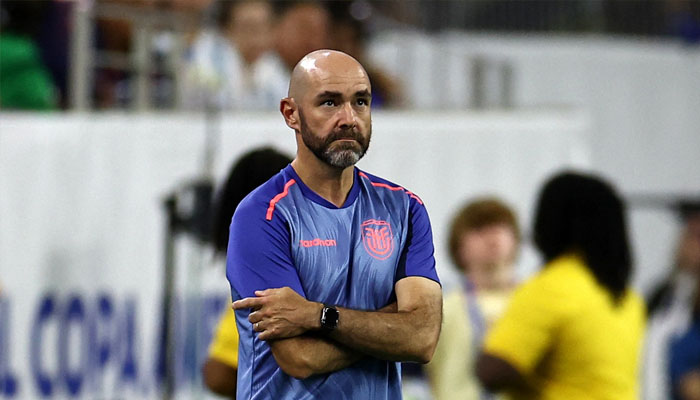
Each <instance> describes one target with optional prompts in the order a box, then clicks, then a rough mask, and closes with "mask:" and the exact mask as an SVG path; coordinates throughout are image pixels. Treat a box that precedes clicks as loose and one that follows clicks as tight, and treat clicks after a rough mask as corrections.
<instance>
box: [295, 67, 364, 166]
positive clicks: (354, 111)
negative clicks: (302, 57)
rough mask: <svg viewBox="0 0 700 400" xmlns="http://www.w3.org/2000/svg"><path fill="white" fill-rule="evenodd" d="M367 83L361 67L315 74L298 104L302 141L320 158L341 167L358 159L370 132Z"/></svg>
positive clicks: (362, 153) (361, 154)
mask: <svg viewBox="0 0 700 400" xmlns="http://www.w3.org/2000/svg"><path fill="white" fill-rule="evenodd" d="M370 102H371V95H370V86H369V81H368V80H367V77H366V74H365V73H364V71H363V70H362V69H355V70H354V71H353V70H350V71H340V72H339V73H334V74H322V75H321V76H316V77H314V79H313V81H312V84H311V86H310V89H309V90H308V91H307V93H306V94H305V95H304V97H303V99H302V101H301V102H300V104H299V120H300V129H299V131H300V134H301V138H302V141H303V143H304V145H305V146H306V147H307V148H308V149H309V150H310V151H311V152H312V153H313V154H314V155H315V156H316V157H317V158H318V159H320V160H321V161H323V162H325V163H326V164H328V165H331V166H333V167H336V168H339V169H344V168H347V167H349V166H352V165H354V164H355V163H357V162H358V161H359V160H360V159H361V158H362V156H364V155H365V153H366V152H367V149H368V148H369V143H370V139H371V136H372V118H371V112H370Z"/></svg>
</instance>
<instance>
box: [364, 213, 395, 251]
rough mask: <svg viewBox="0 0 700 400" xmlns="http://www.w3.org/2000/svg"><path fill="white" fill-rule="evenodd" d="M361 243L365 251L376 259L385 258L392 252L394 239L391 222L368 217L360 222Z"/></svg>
mask: <svg viewBox="0 0 700 400" xmlns="http://www.w3.org/2000/svg"><path fill="white" fill-rule="evenodd" d="M362 244H364V246H365V250H367V253H368V254H369V255H370V256H372V257H374V258H376V259H378V260H386V259H387V258H389V256H391V254H392V253H393V252H394V239H393V235H392V232H391V224H389V223H388V222H387V221H381V220H378V219H368V220H367V221H365V222H363V223H362Z"/></svg>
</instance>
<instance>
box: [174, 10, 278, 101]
mask: <svg viewBox="0 0 700 400" xmlns="http://www.w3.org/2000/svg"><path fill="white" fill-rule="evenodd" d="M214 6H216V8H217V11H218V12H217V18H216V24H217V26H216V27H215V29H207V30H205V31H203V32H202V33H200V34H199V36H198V37H197V39H196V40H195V42H194V44H193V45H192V47H191V49H190V55H189V60H188V64H187V72H186V74H185V90H184V93H183V95H184V104H185V105H186V106H188V107H190V108H203V107H205V106H216V107H217V108H221V109H225V110H244V109H247V110H251V109H258V110H260V109H267V110H275V109H277V107H278V106H279V101H280V99H281V98H282V97H284V96H286V93H287V82H288V73H287V71H286V69H285V68H284V67H283V66H282V65H281V64H280V63H279V61H278V60H277V59H276V58H275V56H274V55H273V54H272V52H271V51H270V50H271V48H272V44H273V35H274V31H273V9H272V5H271V4H270V3H269V2H268V1H263V0H238V1H231V0H218V1H217V2H215V3H214Z"/></svg>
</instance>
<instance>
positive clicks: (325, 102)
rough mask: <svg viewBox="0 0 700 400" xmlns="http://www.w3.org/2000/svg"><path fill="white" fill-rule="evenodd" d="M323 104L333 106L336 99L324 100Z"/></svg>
mask: <svg viewBox="0 0 700 400" xmlns="http://www.w3.org/2000/svg"><path fill="white" fill-rule="evenodd" d="M321 105H322V106H329V107H332V106H334V105H335V101H333V100H324V101H323V102H322V103H321Z"/></svg>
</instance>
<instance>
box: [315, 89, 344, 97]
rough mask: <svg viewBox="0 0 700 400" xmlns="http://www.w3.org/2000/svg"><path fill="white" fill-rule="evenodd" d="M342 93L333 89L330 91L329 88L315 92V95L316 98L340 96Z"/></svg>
mask: <svg viewBox="0 0 700 400" xmlns="http://www.w3.org/2000/svg"><path fill="white" fill-rule="evenodd" d="M342 95H343V94H342V93H340V92H333V91H330V90H325V91H323V92H321V93H319V94H317V95H316V97H317V98H321V97H340V96H342Z"/></svg>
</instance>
